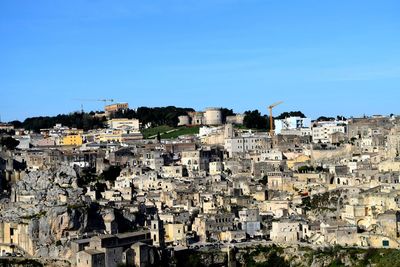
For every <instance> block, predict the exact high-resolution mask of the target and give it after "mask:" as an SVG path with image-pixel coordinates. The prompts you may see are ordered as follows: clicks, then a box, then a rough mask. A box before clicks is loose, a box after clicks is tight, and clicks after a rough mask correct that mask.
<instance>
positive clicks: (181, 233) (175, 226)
mask: <svg viewBox="0 0 400 267" xmlns="http://www.w3.org/2000/svg"><path fill="white" fill-rule="evenodd" d="M164 231H165V242H167V243H169V242H172V243H174V244H184V243H185V242H186V234H185V225H184V224H183V223H168V224H165V225H164Z"/></svg>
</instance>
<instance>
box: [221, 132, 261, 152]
mask: <svg viewBox="0 0 400 267" xmlns="http://www.w3.org/2000/svg"><path fill="white" fill-rule="evenodd" d="M267 146H268V136H267V135H265V134H257V135H253V134H250V135H242V136H238V137H232V138H226V139H225V144H224V148H225V150H226V151H227V152H228V153H229V157H232V156H233V155H235V154H238V153H248V152H250V151H256V152H261V151H264V150H265V148H266V147H267Z"/></svg>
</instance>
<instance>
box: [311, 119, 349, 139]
mask: <svg viewBox="0 0 400 267" xmlns="http://www.w3.org/2000/svg"><path fill="white" fill-rule="evenodd" d="M346 129H347V123H346V122H344V121H329V122H318V124H317V125H316V126H314V127H313V128H312V139H313V142H314V143H329V142H330V140H331V138H330V137H331V135H332V134H334V133H343V134H344V133H346Z"/></svg>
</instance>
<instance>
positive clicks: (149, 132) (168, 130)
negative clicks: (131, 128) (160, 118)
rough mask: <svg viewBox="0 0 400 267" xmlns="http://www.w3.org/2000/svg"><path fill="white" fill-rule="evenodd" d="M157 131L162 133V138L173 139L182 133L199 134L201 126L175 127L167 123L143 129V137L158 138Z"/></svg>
mask: <svg viewBox="0 0 400 267" xmlns="http://www.w3.org/2000/svg"><path fill="white" fill-rule="evenodd" d="M157 133H160V136H161V139H173V138H177V137H178V136H182V135H194V134H198V133H199V126H192V127H187V126H181V127H176V128H173V127H170V126H167V125H162V126H158V127H153V128H148V129H144V130H142V134H143V138H146V139H153V138H156V137H157Z"/></svg>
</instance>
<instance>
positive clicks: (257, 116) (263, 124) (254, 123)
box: [243, 109, 270, 130]
mask: <svg viewBox="0 0 400 267" xmlns="http://www.w3.org/2000/svg"><path fill="white" fill-rule="evenodd" d="M243 124H244V126H246V128H249V129H259V130H268V129H269V128H270V127H269V123H268V117H267V116H266V115H261V113H260V111H258V110H257V109H256V110H253V111H250V110H249V111H246V112H245V113H244V119H243Z"/></svg>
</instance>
